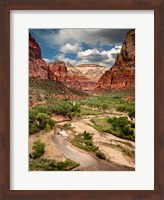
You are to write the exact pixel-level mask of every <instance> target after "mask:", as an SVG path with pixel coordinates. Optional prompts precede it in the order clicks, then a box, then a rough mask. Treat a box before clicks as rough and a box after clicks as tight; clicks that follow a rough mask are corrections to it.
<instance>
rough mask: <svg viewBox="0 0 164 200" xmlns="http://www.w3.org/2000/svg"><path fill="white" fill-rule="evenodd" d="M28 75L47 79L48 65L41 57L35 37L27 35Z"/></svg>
mask: <svg viewBox="0 0 164 200" xmlns="http://www.w3.org/2000/svg"><path fill="white" fill-rule="evenodd" d="M29 76H30V77H36V78H39V79H43V80H46V79H48V66H47V63H46V62H45V61H44V60H43V59H42V57H41V49H40V47H39V45H38V43H37V42H36V41H35V39H34V38H33V37H32V36H31V34H30V35H29Z"/></svg>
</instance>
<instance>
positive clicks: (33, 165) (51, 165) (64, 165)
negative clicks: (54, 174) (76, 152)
mask: <svg viewBox="0 0 164 200" xmlns="http://www.w3.org/2000/svg"><path fill="white" fill-rule="evenodd" d="M78 166H79V163H76V162H74V161H72V160H69V159H68V160H66V161H64V162H61V161H60V162H58V161H56V160H50V159H47V158H37V159H30V166H29V168H30V171H68V170H71V169H73V168H75V167H78Z"/></svg>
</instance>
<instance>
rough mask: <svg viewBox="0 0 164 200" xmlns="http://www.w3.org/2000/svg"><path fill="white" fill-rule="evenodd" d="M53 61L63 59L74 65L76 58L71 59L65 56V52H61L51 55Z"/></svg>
mask: <svg viewBox="0 0 164 200" xmlns="http://www.w3.org/2000/svg"><path fill="white" fill-rule="evenodd" d="M53 59H54V61H64V62H69V63H70V64H71V65H73V66H74V65H76V60H72V59H69V58H66V57H65V54H63V53H61V54H58V55H56V56H54V57H53Z"/></svg>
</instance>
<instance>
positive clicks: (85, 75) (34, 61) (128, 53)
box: [29, 30, 135, 92]
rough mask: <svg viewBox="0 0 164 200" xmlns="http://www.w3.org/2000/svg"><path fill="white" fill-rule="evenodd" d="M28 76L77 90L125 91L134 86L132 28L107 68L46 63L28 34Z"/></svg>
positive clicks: (61, 62) (133, 31)
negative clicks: (113, 62) (59, 83)
mask: <svg viewBox="0 0 164 200" xmlns="http://www.w3.org/2000/svg"><path fill="white" fill-rule="evenodd" d="M29 76H30V77H33V78H36V79H41V80H51V81H55V82H61V83H62V84H64V85H65V86H66V87H68V88H71V89H75V90H78V91H83V92H88V91H101V90H116V91H117V90H126V89H133V88H134V86H135V30H131V31H129V32H128V33H127V35H126V38H125V41H124V42H123V45H122V49H121V52H120V53H119V54H118V55H117V57H116V59H115V64H114V65H113V66H112V67H111V68H110V69H109V67H106V66H100V65H97V64H79V65H77V66H72V65H71V64H70V63H68V62H64V61H58V62H50V63H46V62H45V61H44V60H43V59H42V55H41V49H40V47H39V45H38V43H37V42H36V41H35V39H34V38H33V37H32V35H31V34H30V35H29Z"/></svg>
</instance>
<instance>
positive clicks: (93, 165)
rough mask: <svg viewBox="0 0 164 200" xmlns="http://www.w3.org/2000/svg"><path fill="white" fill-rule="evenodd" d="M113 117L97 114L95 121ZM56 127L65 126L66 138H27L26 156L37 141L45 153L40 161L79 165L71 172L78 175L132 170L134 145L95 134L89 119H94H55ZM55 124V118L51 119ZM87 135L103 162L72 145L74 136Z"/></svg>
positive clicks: (46, 133) (49, 134)
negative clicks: (39, 141)
mask: <svg viewBox="0 0 164 200" xmlns="http://www.w3.org/2000/svg"><path fill="white" fill-rule="evenodd" d="M107 116H108V117H114V116H116V115H115V114H113V115H112V114H105V113H104V114H101V115H97V116H96V118H100V119H102V118H104V117H107ZM56 118H57V120H58V122H57V126H58V127H59V129H60V130H63V126H64V125H65V124H67V123H69V126H70V128H69V129H68V130H65V132H66V134H67V136H68V137H66V136H63V135H61V134H55V131H54V130H50V131H40V132H39V133H36V134H30V137H29V151H30V152H29V153H31V152H32V145H33V143H34V141H35V140H36V139H41V140H42V142H44V143H45V153H44V155H43V158H47V159H54V160H57V161H65V160H66V159H70V160H73V161H75V162H77V163H79V164H80V165H79V166H78V167H76V168H74V169H73V170H80V171H118V170H119V171H128V170H134V168H135V158H134V157H135V156H134V152H135V143H134V142H133V141H129V140H126V139H121V138H118V137H116V136H114V135H112V134H110V133H105V132H101V131H98V130H96V129H95V128H94V127H93V124H92V122H91V119H94V118H95V115H87V116H83V117H81V118H78V119H74V120H71V121H67V120H64V119H63V118H61V120H62V121H60V117H59V116H56ZM54 120H55V116H54ZM84 130H85V131H87V132H89V133H92V134H93V143H94V145H96V146H98V147H99V150H100V151H101V152H103V153H104V155H105V158H106V159H105V160H101V159H99V158H97V157H96V156H95V154H94V153H93V152H90V151H85V150H83V149H80V148H78V147H77V146H74V145H73V144H72V142H71V141H72V139H73V138H74V136H75V135H78V134H81V133H82V132H84Z"/></svg>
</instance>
